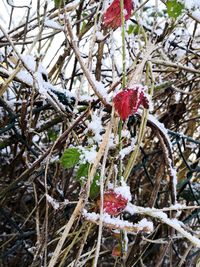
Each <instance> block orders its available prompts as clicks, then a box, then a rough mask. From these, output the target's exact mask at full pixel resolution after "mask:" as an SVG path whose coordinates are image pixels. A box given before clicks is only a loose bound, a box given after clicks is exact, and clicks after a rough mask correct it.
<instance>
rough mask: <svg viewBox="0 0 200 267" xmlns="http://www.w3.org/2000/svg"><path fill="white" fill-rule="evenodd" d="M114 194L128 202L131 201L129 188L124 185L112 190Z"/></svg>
mask: <svg viewBox="0 0 200 267" xmlns="http://www.w3.org/2000/svg"><path fill="white" fill-rule="evenodd" d="M114 192H115V193H116V194H120V195H121V196H122V197H124V198H125V199H127V200H128V201H131V199H132V196H131V192H130V187H129V186H128V185H126V184H124V185H122V186H119V187H116V188H114Z"/></svg>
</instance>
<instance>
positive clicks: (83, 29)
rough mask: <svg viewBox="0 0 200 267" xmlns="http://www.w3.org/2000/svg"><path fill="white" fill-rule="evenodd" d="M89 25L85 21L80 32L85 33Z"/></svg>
mask: <svg viewBox="0 0 200 267" xmlns="http://www.w3.org/2000/svg"><path fill="white" fill-rule="evenodd" d="M86 25H87V23H86V22H85V21H83V23H82V26H81V30H80V32H81V33H83V32H84V31H85V28H86Z"/></svg>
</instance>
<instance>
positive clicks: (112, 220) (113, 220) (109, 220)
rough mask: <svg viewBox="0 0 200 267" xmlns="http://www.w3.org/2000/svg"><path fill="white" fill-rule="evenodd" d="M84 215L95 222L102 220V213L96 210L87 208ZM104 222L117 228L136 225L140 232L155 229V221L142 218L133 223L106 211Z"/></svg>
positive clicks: (103, 217) (103, 216)
mask: <svg viewBox="0 0 200 267" xmlns="http://www.w3.org/2000/svg"><path fill="white" fill-rule="evenodd" d="M83 216H84V217H85V218H86V219H87V220H89V221H93V222H97V223H98V221H99V220H100V214H98V213H95V212H91V213H89V212H87V211H86V210H85V209H84V210H83ZM101 219H102V222H103V223H106V224H111V225H113V226H116V228H124V227H130V228H131V227H135V228H138V229H137V230H138V232H139V231H142V230H143V229H144V228H147V229H148V232H151V231H153V223H152V222H149V221H147V219H143V220H141V221H140V222H139V223H136V224H133V223H131V222H128V221H124V220H121V219H120V218H114V217H111V216H110V215H109V214H107V213H104V214H103V215H102V218H101Z"/></svg>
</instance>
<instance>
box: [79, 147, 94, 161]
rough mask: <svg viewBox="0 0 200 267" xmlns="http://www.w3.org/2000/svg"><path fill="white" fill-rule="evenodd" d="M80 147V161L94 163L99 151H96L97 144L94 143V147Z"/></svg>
mask: <svg viewBox="0 0 200 267" xmlns="http://www.w3.org/2000/svg"><path fill="white" fill-rule="evenodd" d="M78 149H79V150H80V152H81V155H80V161H81V163H82V164H83V163H86V162H89V163H94V161H95V159H96V156H97V151H96V146H95V145H93V146H92V147H89V148H85V147H82V146H78Z"/></svg>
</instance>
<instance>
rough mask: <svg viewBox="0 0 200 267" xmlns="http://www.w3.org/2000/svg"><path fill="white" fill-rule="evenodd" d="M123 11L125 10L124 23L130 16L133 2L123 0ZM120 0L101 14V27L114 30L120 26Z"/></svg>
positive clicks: (116, 0) (115, 1)
mask: <svg viewBox="0 0 200 267" xmlns="http://www.w3.org/2000/svg"><path fill="white" fill-rule="evenodd" d="M124 9H125V10H126V14H125V21H126V20H128V19H129V18H130V16H131V11H132V10H133V1H132V0H124ZM121 24H122V23H121V10H120V0H114V1H113V2H112V4H111V5H110V6H109V7H108V8H107V10H106V11H105V13H104V14H103V25H104V27H107V28H112V29H116V28H118V27H120V26H121Z"/></svg>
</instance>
